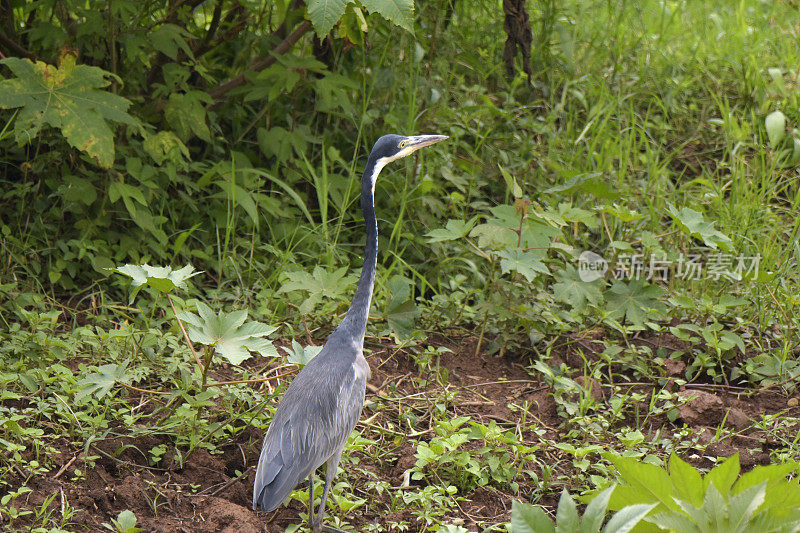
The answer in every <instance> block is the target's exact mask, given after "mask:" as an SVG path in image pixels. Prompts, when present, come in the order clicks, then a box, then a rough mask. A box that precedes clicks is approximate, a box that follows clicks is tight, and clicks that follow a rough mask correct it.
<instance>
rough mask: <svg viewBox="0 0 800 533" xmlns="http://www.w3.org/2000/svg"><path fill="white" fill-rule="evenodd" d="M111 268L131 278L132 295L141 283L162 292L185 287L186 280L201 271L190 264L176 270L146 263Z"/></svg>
mask: <svg viewBox="0 0 800 533" xmlns="http://www.w3.org/2000/svg"><path fill="white" fill-rule="evenodd" d="M111 270H113V271H114V272H117V273H119V274H122V275H124V276H128V277H129V278H131V279H132V280H133V281H132V282H131V285H132V286H133V287H134V289H136V290H135V291H134V292H133V294H132V296H135V294H136V292H138V288H139V287H141V286H142V285H147V286H149V287H152V288H154V289H156V290H157V291H159V292H164V293H167V292H170V291H172V290H173V289H174V288H176V287H177V288H179V289H185V288H186V280H188V279H189V278H191V277H194V276H196V275H198V274H201V273H202V271H197V272H195V270H194V267H193V266H192V265H186V266H185V267H183V268H180V269H178V270H172V267H159V266H152V265H148V264H144V265H131V264H127V265H123V266H120V267H116V268H113V269H111Z"/></svg>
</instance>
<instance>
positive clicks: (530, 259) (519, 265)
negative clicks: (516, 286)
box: [497, 249, 550, 281]
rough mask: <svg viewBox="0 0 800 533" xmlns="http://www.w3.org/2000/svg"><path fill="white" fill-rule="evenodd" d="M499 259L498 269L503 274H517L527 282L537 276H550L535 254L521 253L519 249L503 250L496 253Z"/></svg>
mask: <svg viewBox="0 0 800 533" xmlns="http://www.w3.org/2000/svg"><path fill="white" fill-rule="evenodd" d="M497 257H499V258H500V268H501V269H502V271H503V274H506V273H508V272H512V271H513V272H519V273H520V274H522V275H523V276H525V279H527V280H528V281H533V280H534V279H536V275H537V274H548V275H549V274H550V271H549V270H548V269H547V267H546V266H545V265H544V263H542V262H541V261H540V260H539V258H538V257H537V255H536V254H534V253H531V252H523V251H522V250H519V249H511V250H503V251H500V252H498V253H497Z"/></svg>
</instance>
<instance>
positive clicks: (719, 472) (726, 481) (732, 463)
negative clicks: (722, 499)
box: [703, 452, 741, 494]
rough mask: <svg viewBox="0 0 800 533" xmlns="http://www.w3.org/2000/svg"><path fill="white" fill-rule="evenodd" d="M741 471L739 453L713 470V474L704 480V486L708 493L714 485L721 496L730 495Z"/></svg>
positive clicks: (707, 475)
mask: <svg viewBox="0 0 800 533" xmlns="http://www.w3.org/2000/svg"><path fill="white" fill-rule="evenodd" d="M740 470H741V468H740V467H739V453H738V452H737V453H735V454H734V455H732V456H730V457H728V458H727V459H725V460H724V461H722V462H721V463H720V464H718V465H717V466H715V467H714V468H712V469H711V472H709V473H708V474H706V476H705V478H703V486H704V488H705V489H706V491H707V490H708V487H709V486H710V485H711V484H713V485H714V486H715V487H716V488H717V490H718V491H719V492H720V493H721V494H728V493H729V492H730V491H731V487H732V486H733V483H734V482H735V481H736V478H737V477H739V471H740Z"/></svg>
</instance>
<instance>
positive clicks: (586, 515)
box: [580, 485, 616, 533]
mask: <svg viewBox="0 0 800 533" xmlns="http://www.w3.org/2000/svg"><path fill="white" fill-rule="evenodd" d="M615 488H616V485H612V486H610V487H608V488H607V489H606V490H604V491H603V492H601V493H600V494H596V495H595V496H594V498H592V501H590V502H589V505H587V506H586V510H585V511H584V512H583V518H581V528H580V533H596V532H597V531H600V527H601V526H602V525H603V521H604V520H605V517H606V509H608V500H609V499H610V498H611V494H612V493H613V492H614V489H615Z"/></svg>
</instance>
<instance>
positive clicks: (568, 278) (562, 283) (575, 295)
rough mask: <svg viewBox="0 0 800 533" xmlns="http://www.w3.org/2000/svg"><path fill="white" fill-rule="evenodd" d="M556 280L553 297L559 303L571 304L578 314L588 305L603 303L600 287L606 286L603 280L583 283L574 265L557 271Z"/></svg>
mask: <svg viewBox="0 0 800 533" xmlns="http://www.w3.org/2000/svg"><path fill="white" fill-rule="evenodd" d="M555 278H556V283H554V284H553V296H554V297H555V299H556V300H558V301H559V302H564V303H566V304H569V305H570V306H571V307H572V309H573V310H574V311H576V312H577V313H583V311H584V310H586V306H587V305H598V304H599V303H600V302H602V301H603V294H602V293H601V292H600V287H602V286H603V284H604V282H603V280H602V279H597V280H594V281H590V282H587V281H583V280H582V279H581V278H580V275H579V274H578V270H577V269H576V268H575V267H574V266H572V265H565V266H564V268H563V269H562V270H557V271H556V273H555Z"/></svg>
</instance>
